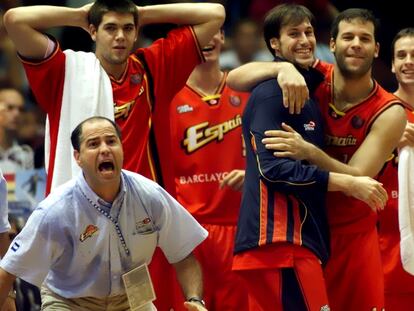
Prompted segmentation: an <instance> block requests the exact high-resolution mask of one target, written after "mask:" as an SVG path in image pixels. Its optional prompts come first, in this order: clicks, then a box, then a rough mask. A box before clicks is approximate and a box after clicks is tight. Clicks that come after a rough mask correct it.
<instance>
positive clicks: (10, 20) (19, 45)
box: [4, 5, 90, 59]
mask: <svg viewBox="0 0 414 311" xmlns="http://www.w3.org/2000/svg"><path fill="white" fill-rule="evenodd" d="M89 7H90V5H87V6H84V7H81V8H77V9H73V8H67V7H60V6H44V5H36V6H26V7H18V8H13V9H10V10H8V11H7V12H6V13H5V14H4V25H5V27H6V30H7V33H8V35H9V36H10V38H11V39H12V41H13V43H14V44H15V46H16V49H17V51H18V52H19V54H20V55H22V56H23V57H27V58H31V59H43V58H44V56H45V53H46V50H47V47H48V43H49V41H48V39H47V37H46V36H45V35H44V34H43V33H42V31H43V30H45V29H48V28H52V27H60V26H75V27H81V28H83V29H87V28H88V23H87V14H88V8H89Z"/></svg>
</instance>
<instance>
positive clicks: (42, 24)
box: [4, 5, 87, 32]
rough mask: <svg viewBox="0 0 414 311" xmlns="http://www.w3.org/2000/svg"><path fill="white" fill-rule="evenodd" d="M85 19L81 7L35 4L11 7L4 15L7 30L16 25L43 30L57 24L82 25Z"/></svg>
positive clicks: (11, 29) (84, 12) (85, 13)
mask: <svg viewBox="0 0 414 311" xmlns="http://www.w3.org/2000/svg"><path fill="white" fill-rule="evenodd" d="M86 19H87V12H86V11H84V10H82V8H76V9H73V8H68V7H62V6H49V5H36V6H26V7H18V8H14V9H11V10H9V11H7V12H6V14H5V16H4V24H5V26H6V29H7V31H8V32H10V31H12V32H13V29H14V28H16V27H30V28H33V29H36V30H44V29H47V28H51V27H59V26H78V27H82V26H84V24H85V21H86Z"/></svg>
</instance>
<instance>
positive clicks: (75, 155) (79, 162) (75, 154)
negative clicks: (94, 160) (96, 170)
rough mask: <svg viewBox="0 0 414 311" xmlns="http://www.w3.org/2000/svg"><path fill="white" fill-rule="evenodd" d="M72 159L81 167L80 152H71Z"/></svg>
mask: <svg viewBox="0 0 414 311" xmlns="http://www.w3.org/2000/svg"><path fill="white" fill-rule="evenodd" d="M73 157H74V158H75V161H76V163H78V165H79V166H80V167H82V166H81V161H80V152H79V151H78V150H73Z"/></svg>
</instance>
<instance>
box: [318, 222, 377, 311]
mask: <svg viewBox="0 0 414 311" xmlns="http://www.w3.org/2000/svg"><path fill="white" fill-rule="evenodd" d="M324 272H325V279H326V285H327V286H326V287H327V290H328V297H329V302H330V304H331V308H332V310H334V311H349V310H358V311H371V310H374V308H376V309H375V310H377V311H380V310H382V309H383V308H384V277H383V273H382V265H381V257H380V250H379V245H378V235H377V230H376V229H375V227H374V228H373V229H372V230H370V231H367V232H362V233H347V234H335V233H332V232H331V257H330V258H329V260H328V264H327V265H326V267H325V269H324Z"/></svg>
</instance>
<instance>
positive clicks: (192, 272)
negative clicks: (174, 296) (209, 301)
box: [174, 254, 203, 299]
mask: <svg viewBox="0 0 414 311" xmlns="http://www.w3.org/2000/svg"><path fill="white" fill-rule="evenodd" d="M174 268H175V271H176V273H177V278H178V282H179V283H180V286H181V289H182V291H183V294H184V297H185V298H186V299H188V298H191V297H199V298H202V297H203V275H202V271H201V267H200V264H199V263H198V261H197V260H196V259H195V257H194V255H193V254H190V255H189V256H188V257H187V258H185V259H183V260H181V261H180V262H177V263H175V264H174Z"/></svg>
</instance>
